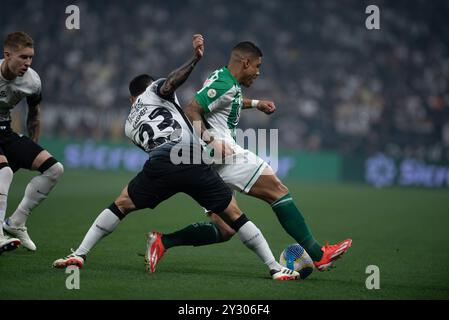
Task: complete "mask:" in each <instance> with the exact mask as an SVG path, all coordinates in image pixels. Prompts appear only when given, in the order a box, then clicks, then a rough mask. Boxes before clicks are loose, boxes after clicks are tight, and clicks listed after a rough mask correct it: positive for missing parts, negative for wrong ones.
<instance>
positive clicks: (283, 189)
mask: <svg viewBox="0 0 449 320" xmlns="http://www.w3.org/2000/svg"><path fill="white" fill-rule="evenodd" d="M276 190H277V191H278V193H279V194H281V196H285V195H286V194H288V193H289V192H290V190H288V188H287V187H286V186H285V185H284V184H283V183H282V182H281V181H280V180H278V181H277V182H276Z"/></svg>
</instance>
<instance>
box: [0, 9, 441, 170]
mask: <svg viewBox="0 0 449 320" xmlns="http://www.w3.org/2000/svg"><path fill="white" fill-rule="evenodd" d="M70 4H75V5H78V6H79V8H80V18H81V20H80V30H67V29H66V27H65V22H66V18H67V17H68V14H66V13H65V9H66V6H68V5H70ZM370 4H375V5H377V6H378V7H379V9H380V30H367V28H366V27H365V20H366V18H367V17H368V14H366V13H365V8H366V7H367V6H368V5H370ZM19 7H20V8H19ZM2 12H3V13H2V17H1V20H0V30H1V35H2V36H3V37H4V36H5V35H6V34H7V33H9V32H12V31H15V30H23V31H26V32H28V33H29V34H30V35H31V36H32V37H33V38H34V40H35V42H36V45H35V49H36V56H35V59H34V62H33V68H34V69H35V70H36V71H38V73H39V74H40V76H41V78H42V82H43V97H44V101H43V134H44V136H47V137H76V138H87V137H89V138H95V139H124V138H123V136H124V134H123V124H124V120H125V117H126V114H127V112H128V110H129V97H128V83H129V80H130V79H132V78H133V77H134V76H135V75H137V74H141V73H149V74H151V75H152V76H153V77H156V78H157V77H163V76H166V75H167V74H168V73H169V72H170V71H171V70H173V69H174V68H175V67H178V66H180V65H181V64H182V63H183V62H184V61H186V60H187V59H188V58H189V57H190V55H191V54H192V46H191V37H192V35H193V34H194V33H202V34H203V35H204V37H205V40H206V51H205V56H204V59H203V60H202V61H201V62H200V64H199V65H198V67H197V69H196V70H195V71H194V73H193V74H192V76H191V78H190V79H189V81H187V82H186V83H185V84H184V86H183V87H182V88H181V89H180V90H179V92H178V96H179V98H180V101H181V102H182V104H186V103H187V102H189V101H190V100H191V98H192V97H193V95H194V93H195V91H196V90H199V89H200V88H201V85H202V82H203V81H204V80H205V79H206V77H207V75H208V74H209V73H210V72H211V71H213V70H215V69H217V68H219V67H221V66H224V65H226V63H227V59H228V56H229V52H230V49H231V48H232V47H233V46H234V45H235V44H236V43H237V42H239V41H242V40H251V41H253V42H255V43H256V44H258V45H259V47H260V48H261V49H262V51H263V53H264V56H263V65H262V74H261V76H260V77H259V79H257V80H256V82H255V83H254V85H253V87H252V88H250V89H244V96H247V97H249V98H266V99H272V100H274V101H275V103H276V105H277V108H278V109H277V112H276V113H275V114H274V115H272V116H266V115H264V114H262V113H259V112H257V111H255V110H245V111H243V112H242V117H241V123H240V127H241V128H243V129H245V128H267V129H270V128H273V129H275V128H277V129H279V139H280V147H281V148H284V149H289V150H292V149H297V150H309V151H316V150H336V151H338V152H340V153H342V154H357V155H362V154H363V155H369V154H373V153H377V152H385V153H387V154H390V155H393V156H397V157H403V156H412V157H416V158H422V159H427V160H431V161H435V162H440V161H449V50H448V49H449V41H448V40H449V25H448V23H447V17H448V16H449V2H448V1H446V0H432V1H427V0H412V1H406V0H398V1H386V0H373V1H360V0H339V1H333V0H323V1H287V0H286V1H280V0H264V1H259V0H240V1H229V0H211V1H201V0H184V1H175V0H167V1H156V0H151V1H148V0H130V1H120V0H95V1H70V2H68V1H57V0H27V1H25V2H21V3H20V5H19V4H18V3H17V2H15V1H12V0H5V1H2ZM25 110H26V109H25V107H24V106H22V109H20V108H18V110H17V111H16V112H15V122H16V125H17V126H20V125H21V123H23V119H24V117H25ZM22 128H23V124H22Z"/></svg>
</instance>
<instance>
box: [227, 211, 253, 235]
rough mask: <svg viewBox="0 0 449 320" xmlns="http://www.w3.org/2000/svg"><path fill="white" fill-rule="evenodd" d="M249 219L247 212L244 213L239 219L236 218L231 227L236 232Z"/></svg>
mask: <svg viewBox="0 0 449 320" xmlns="http://www.w3.org/2000/svg"><path fill="white" fill-rule="evenodd" d="M248 221H249V219H248V218H247V217H246V216H245V214H242V215H241V216H240V217H239V218H238V219H237V220H235V221H234V222H233V223H232V224H231V228H232V229H234V230H235V232H237V231H239V229H240V228H241V227H242V226H243V225H244V224H245V223H247V222H248Z"/></svg>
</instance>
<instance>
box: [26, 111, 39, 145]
mask: <svg viewBox="0 0 449 320" xmlns="http://www.w3.org/2000/svg"><path fill="white" fill-rule="evenodd" d="M39 115H40V105H39V104H37V105H35V106H31V105H29V106H28V116H27V129H28V136H29V137H30V139H31V140H33V141H34V142H36V143H37V142H38V140H39V136H40V133H41V122H40V119H39Z"/></svg>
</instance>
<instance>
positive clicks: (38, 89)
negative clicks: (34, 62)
mask: <svg viewBox="0 0 449 320" xmlns="http://www.w3.org/2000/svg"><path fill="white" fill-rule="evenodd" d="M35 77H36V81H35V82H36V84H35V87H34V92H33V93H32V94H31V95H29V96H27V104H28V106H30V107H35V106H37V105H38V104H39V103H40V102H41V101H42V82H41V79H40V77H39V75H38V74H37V73H36V74H35Z"/></svg>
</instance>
